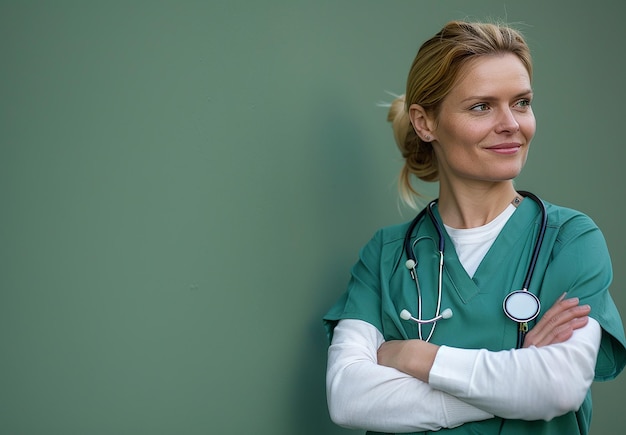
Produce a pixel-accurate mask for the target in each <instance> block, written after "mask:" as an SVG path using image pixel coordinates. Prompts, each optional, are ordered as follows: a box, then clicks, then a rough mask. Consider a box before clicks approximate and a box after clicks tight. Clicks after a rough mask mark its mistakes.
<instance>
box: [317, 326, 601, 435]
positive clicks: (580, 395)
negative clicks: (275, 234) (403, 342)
mask: <svg viewBox="0 0 626 435" xmlns="http://www.w3.org/2000/svg"><path fill="white" fill-rule="evenodd" d="M600 337H601V329H600V325H599V324H598V322H597V321H595V320H594V319H591V318H590V319H589V323H588V324H587V325H586V326H585V327H584V328H581V329H578V330H576V331H574V335H573V336H572V337H571V338H570V339H569V340H567V341H566V342H564V343H559V344H554V345H549V346H544V347H539V348H537V347H530V348H526V349H517V350H510V351H499V352H490V351H487V350H484V349H476V350H473V349H458V348H452V347H447V346H441V347H440V348H439V351H438V353H437V356H436V358H435V361H434V364H433V367H432V369H431V371H430V376H429V382H428V383H425V382H422V381H420V380H418V379H416V378H413V377H411V376H409V375H407V374H405V373H402V372H400V371H398V370H396V369H393V368H390V367H385V366H380V365H378V363H377V350H378V348H379V347H380V345H381V344H382V343H383V342H384V339H383V336H382V334H381V333H380V332H379V331H378V330H377V329H376V328H375V327H374V326H372V325H370V324H369V323H367V322H364V321H361V320H353V319H345V320H341V321H340V322H339V323H338V325H337V326H336V327H335V330H334V334H333V340H332V343H331V346H330V348H329V351H328V352H329V354H328V369H327V377H326V383H327V394H328V407H329V411H330V415H331V418H332V420H333V421H334V422H335V423H337V424H339V425H341V426H345V427H352V428H364V427H365V428H368V429H370V430H376V431H385V432H410V431H424V430H439V429H441V428H452V427H456V426H459V425H461V424H463V423H467V422H470V421H480V420H486V419H489V418H492V417H493V416H499V417H502V418H510V419H523V420H550V419H552V418H554V417H556V416H558V415H562V414H565V413H567V412H569V411H575V410H577V409H578V408H579V407H580V405H581V403H582V402H583V400H584V398H585V396H586V394H587V391H588V390H589V387H590V385H591V382H592V381H593V377H594V368H595V362H596V357H597V353H598V350H599V347H600Z"/></svg>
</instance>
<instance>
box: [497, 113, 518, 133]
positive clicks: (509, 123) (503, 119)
mask: <svg viewBox="0 0 626 435" xmlns="http://www.w3.org/2000/svg"><path fill="white" fill-rule="evenodd" d="M516 131H519V123H518V122H517V118H516V117H515V113H513V111H512V110H511V109H510V108H509V107H506V108H504V109H502V111H501V113H500V117H499V119H498V127H497V132H498V133H505V132H509V133H514V132H516Z"/></svg>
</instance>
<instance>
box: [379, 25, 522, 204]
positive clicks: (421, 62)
mask: <svg viewBox="0 0 626 435" xmlns="http://www.w3.org/2000/svg"><path fill="white" fill-rule="evenodd" d="M502 53H513V54H515V55H516V56H517V57H518V58H519V59H520V60H521V61H522V63H523V64H524V66H525V67H526V70H527V71H528V74H529V76H530V77H531V78H532V59H531V56H530V49H529V48H528V45H527V44H526V41H525V40H524V38H523V36H522V35H521V33H520V32H519V31H517V30H515V29H513V28H511V27H509V26H507V25H503V24H494V23H469V22H465V21H452V22H449V23H448V24H446V25H445V26H444V27H443V29H441V30H440V31H439V33H437V34H436V35H435V36H433V37H432V38H430V39H429V40H427V41H426V42H424V44H422V46H421V47H420V49H419V51H418V52H417V55H416V56H415V60H414V61H413V64H412V65H411V69H410V70H409V75H408V78H407V84H406V93H405V95H402V96H400V97H398V98H396V99H395V100H394V101H393V102H392V103H391V106H390V108H389V113H388V114H387V120H388V121H389V122H391V124H392V128H393V134H394V139H395V142H396V145H397V146H398V148H399V150H400V152H401V153H402V157H403V158H404V165H403V167H402V170H401V171H400V178H399V184H398V187H399V190H400V197H401V199H402V200H403V201H404V202H405V203H406V204H408V205H409V206H412V207H416V206H417V204H416V201H415V200H416V197H419V196H420V194H419V193H418V191H417V190H415V188H414V187H413V183H412V180H413V178H414V177H417V178H419V179H420V180H423V181H437V180H438V179H439V170H438V166H437V158H436V156H435V153H434V151H433V147H432V144H431V143H430V142H425V141H423V140H422V139H421V138H420V137H419V136H418V135H417V134H416V133H415V130H414V129H413V126H412V125H411V122H410V119H409V115H408V108H409V107H410V106H411V105H412V104H419V105H420V106H422V107H423V108H424V110H425V111H426V112H427V113H428V114H430V115H433V116H434V119H435V121H436V120H437V117H438V114H439V109H440V107H441V102H442V101H443V99H444V98H445V97H446V96H447V95H448V94H449V93H450V91H451V89H452V88H453V86H454V85H455V84H456V82H457V81H458V80H459V75H460V73H461V71H462V69H463V67H464V66H465V65H466V64H467V63H468V62H469V61H470V60H472V59H475V58H477V57H479V56H487V55H495V54H502Z"/></svg>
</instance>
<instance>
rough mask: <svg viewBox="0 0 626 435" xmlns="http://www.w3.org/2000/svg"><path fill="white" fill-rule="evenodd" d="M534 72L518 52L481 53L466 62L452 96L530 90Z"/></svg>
mask: <svg viewBox="0 0 626 435" xmlns="http://www.w3.org/2000/svg"><path fill="white" fill-rule="evenodd" d="M530 89H531V87H530V75H529V74H528V71H527V70H526V67H525V66H524V63H523V62H522V61H521V60H520V59H519V58H518V57H517V56H516V55H514V54H512V53H506V54H501V55H488V56H480V57H477V58H475V59H472V60H470V61H469V62H468V63H466V64H465V65H463V67H462V68H461V70H460V72H459V77H458V80H457V82H456V84H455V85H454V86H453V87H452V89H451V91H450V95H449V96H453V95H458V94H469V95H473V94H476V95H492V94H500V93H503V92H505V93H506V92H514V93H516V94H517V93H519V92H522V91H524V92H528V91H530Z"/></svg>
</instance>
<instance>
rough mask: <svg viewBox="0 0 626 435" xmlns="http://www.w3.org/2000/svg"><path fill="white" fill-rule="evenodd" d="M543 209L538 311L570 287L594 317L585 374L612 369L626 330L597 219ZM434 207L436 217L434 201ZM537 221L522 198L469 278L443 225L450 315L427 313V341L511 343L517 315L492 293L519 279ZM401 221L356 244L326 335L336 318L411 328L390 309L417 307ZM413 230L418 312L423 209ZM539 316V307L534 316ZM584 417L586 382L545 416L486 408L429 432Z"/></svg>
mask: <svg viewBox="0 0 626 435" xmlns="http://www.w3.org/2000/svg"><path fill="white" fill-rule="evenodd" d="M546 210H547V214H548V225H547V229H546V233H545V237H544V240H543V243H542V246H541V251H540V253H539V257H538V259H537V265H536V268H535V271H534V274H533V277H532V280H531V282H530V286H529V289H528V290H529V291H531V292H533V293H534V294H535V295H537V296H538V297H539V300H540V301H541V307H542V312H543V311H545V310H547V309H548V308H550V307H551V306H552V305H553V304H554V302H555V301H556V300H557V299H558V298H559V297H560V296H561V295H562V294H563V293H564V292H567V295H568V297H578V298H579V299H580V303H581V304H589V305H590V306H591V313H590V317H592V318H594V319H595V320H597V321H598V323H599V324H600V326H601V327H602V340H601V344H600V351H599V354H598V359H597V363H596V372H595V380H600V381H601V380H609V379H613V378H614V377H615V376H617V375H618V374H619V373H620V372H621V371H622V369H623V368H624V365H625V364H626V348H625V344H626V340H625V338H624V328H623V325H622V321H621V319H620V316H619V313H618V311H617V308H616V306H615V304H614V302H613V300H612V298H611V296H610V294H609V285H610V283H611V281H612V278H613V273H612V269H611V260H610V257H609V253H608V249H607V246H606V242H605V240H604V237H603V235H602V233H601V232H600V230H599V228H598V227H597V226H596V225H595V223H594V222H593V221H592V220H591V219H590V218H589V217H587V216H585V215H584V214H582V213H580V212H577V211H574V210H571V209H567V208H563V207H559V206H555V205H552V204H549V203H546ZM434 212H435V216H436V218H437V219H438V220H439V222H441V217H440V216H439V214H438V210H437V208H436V207H435V209H434ZM540 221H541V213H540V210H539V207H538V205H537V204H535V203H534V201H532V200H527V201H522V203H521V204H520V205H519V207H518V208H517V210H516V211H515V213H513V215H512V216H511V217H510V219H509V220H508V222H507V223H506V225H505V226H504V228H503V229H502V231H501V232H500V234H499V235H498V237H497V238H496V240H495V241H494V243H493V245H492V247H491V248H490V249H489V251H488V252H487V254H486V255H485V257H484V258H483V260H482V262H481V263H480V265H479V267H478V269H477V270H476V272H475V274H474V276H473V277H472V278H470V277H469V276H468V275H467V273H466V272H465V269H464V268H463V266H462V265H461V263H460V262H459V259H458V257H457V254H456V252H455V249H454V245H453V243H452V241H451V240H450V238H449V237H448V235H447V234H445V231H444V237H445V252H444V262H445V265H444V271H443V292H442V297H441V307H442V309H444V308H451V309H452V311H453V313H454V315H453V317H451V318H450V319H446V320H441V321H439V322H437V325H436V328H435V331H434V333H433V335H432V338H431V340H430V341H431V343H435V344H438V345H447V346H452V347H459V348H466V349H488V350H491V351H499V350H505V349H507V350H508V349H512V348H514V347H515V345H516V340H517V328H518V325H517V323H516V322H514V321H512V320H510V319H509V318H508V317H506V315H505V314H504V311H503V309H502V302H503V300H504V298H505V297H506V295H507V294H509V293H510V292H511V291H513V290H520V289H521V287H522V284H523V282H524V279H525V277H526V273H527V270H528V265H529V262H530V258H531V255H532V251H533V248H534V245H535V242H536V239H537V233H538V231H539V226H540ZM408 227H409V223H405V224H402V225H396V226H391V227H386V228H383V229H381V230H379V231H378V232H377V233H376V234H375V235H374V237H373V238H372V239H371V240H370V241H369V243H367V244H366V246H365V247H364V248H363V249H362V250H361V252H360V255H359V261H358V262H357V263H356V264H355V265H354V267H353V269H352V277H351V280H350V282H349V285H348V289H347V291H346V292H345V293H344V294H343V295H342V296H341V297H340V298H339V300H338V301H337V302H336V303H335V305H333V307H332V308H331V309H330V310H329V311H328V313H327V314H326V316H325V317H324V324H325V327H326V331H327V334H328V337H329V340H331V339H332V332H333V328H334V326H335V325H336V324H337V322H338V321H339V320H340V319H359V320H363V321H366V322H368V323H370V324H372V325H373V326H375V327H376V328H377V329H378V330H379V331H380V332H381V333H382V335H383V337H384V338H385V340H399V339H412V338H417V337H418V331H417V324H416V323H415V322H411V321H405V320H402V319H400V317H399V313H400V311H402V310H403V309H405V308H406V309H408V310H409V311H410V312H412V313H415V312H416V311H417V290H416V286H415V283H414V281H413V280H412V279H411V276H410V273H409V271H408V270H407V268H406V267H405V265H404V263H405V262H406V260H407V257H406V254H405V252H404V236H405V233H406V231H407V229H408ZM442 228H443V226H442ZM417 239H419V241H418V242H417V243H416V244H415V245H414V251H415V256H416V258H417V261H418V264H417V276H418V279H419V284H420V288H421V292H422V317H423V318H425V319H430V318H432V317H434V316H435V311H436V306H437V285H438V272H439V252H438V240H439V238H438V235H437V232H436V229H435V227H434V225H433V223H432V222H431V221H430V219H428V218H425V219H422V220H421V222H420V223H419V224H418V225H417V226H416V228H415V230H414V234H413V237H412V241H415V240H417ZM540 317H541V314H540V315H539V317H538V319H539V318H540ZM538 319H537V320H538ZM534 324H535V321H533V322H530V323H529V328H532V327H533V326H534ZM431 327H432V326H431V325H424V326H422V336H423V337H426V336H428V334H429V332H430V328H431ZM529 376H532V374H529ZM503 388H506V387H505V386H503ZM590 419H591V394H590V392H588V393H587V398H586V399H585V401H584V403H583V405H582V406H581V408H580V410H579V411H578V412H575V413H574V412H571V413H568V414H565V415H563V416H560V417H557V418H555V419H553V420H551V421H549V422H546V421H530V422H529V421H523V420H503V419H500V418H493V419H490V420H486V421H480V422H473V423H466V424H464V425H462V426H460V427H457V428H454V429H442V430H440V431H438V432H437V433H441V432H445V433H451V434H452V433H453V434H477V433H480V434H529V433H532V434H559V435H560V434H564V433H566V434H587V433H588V429H589V424H590ZM368 433H371V434H373V433H375V432H368ZM421 433H422V434H425V433H430V432H421Z"/></svg>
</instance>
